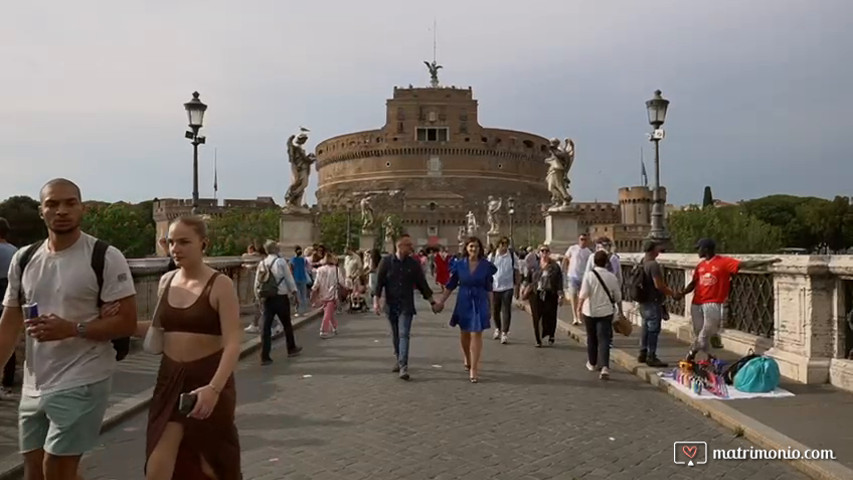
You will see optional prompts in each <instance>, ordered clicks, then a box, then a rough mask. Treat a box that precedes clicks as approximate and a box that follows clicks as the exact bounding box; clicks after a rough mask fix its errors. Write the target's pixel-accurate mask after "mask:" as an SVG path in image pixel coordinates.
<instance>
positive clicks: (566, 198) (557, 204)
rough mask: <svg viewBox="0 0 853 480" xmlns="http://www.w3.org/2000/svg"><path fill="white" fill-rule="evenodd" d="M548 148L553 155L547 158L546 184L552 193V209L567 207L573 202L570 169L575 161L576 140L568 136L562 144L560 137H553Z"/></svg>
mask: <svg viewBox="0 0 853 480" xmlns="http://www.w3.org/2000/svg"><path fill="white" fill-rule="evenodd" d="M548 148H549V151H550V153H551V155H550V156H549V157H548V158H546V159H545V163H547V164H548V173H547V175H546V176H545V184H546V185H547V186H548V192H550V193H551V209H555V210H556V209H561V208H566V207H568V206H569V204H570V203H571V202H572V196H571V195H569V184H570V183H571V180H570V179H569V171H570V170H571V168H572V164H573V163H574V162H575V142H574V141H573V140H572V139H571V138H567V139H566V140H565V144H564V145H563V146H561V145H560V139H558V138H552V139H551V143H550V145H549V147H548Z"/></svg>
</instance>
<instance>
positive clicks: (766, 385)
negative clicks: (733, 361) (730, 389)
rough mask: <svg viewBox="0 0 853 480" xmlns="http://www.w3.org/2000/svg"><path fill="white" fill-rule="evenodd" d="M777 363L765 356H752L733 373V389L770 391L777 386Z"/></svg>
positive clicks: (755, 391) (758, 391)
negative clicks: (735, 373)
mask: <svg viewBox="0 0 853 480" xmlns="http://www.w3.org/2000/svg"><path fill="white" fill-rule="evenodd" d="M780 377H781V375H780V374H779V364H777V363H776V360H773V359H772V358H770V357H767V356H763V355H762V356H760V357H757V358H753V359H752V360H750V361H749V362H747V364H746V365H744V366H743V367H742V368H741V369H740V371H739V372H737V375H735V385H734V387H735V389H736V390H739V391H741V392H748V393H767V392H772V391H773V390H775V389H776V387H778V386H779V380H780Z"/></svg>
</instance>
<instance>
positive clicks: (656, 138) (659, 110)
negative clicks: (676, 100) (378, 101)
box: [646, 90, 670, 243]
mask: <svg viewBox="0 0 853 480" xmlns="http://www.w3.org/2000/svg"><path fill="white" fill-rule="evenodd" d="M667 107H669V100H666V99H665V98H663V97H661V91H660V90H656V91H655V96H654V98H652V99H651V100H648V101H647V102H646V110H648V113H649V124H651V126H652V127H653V128H654V130H652V133H651V134H650V135H649V141H651V142H654V144H655V190H654V192H653V194H652V195H653V196H652V199H653V202H654V204H653V205H652V229H651V231H650V232H649V239H650V240H653V241H655V242H660V243H668V242H669V239H670V237H669V231H668V230H667V228H666V223H665V221H664V202H665V200H664V198H663V195H661V187H660V141H661V140H663V137H664V131H663V129H662V128H661V127H662V126H663V122H664V120H665V119H666V110H667Z"/></svg>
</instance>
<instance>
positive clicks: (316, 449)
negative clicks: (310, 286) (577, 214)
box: [82, 305, 805, 480]
mask: <svg viewBox="0 0 853 480" xmlns="http://www.w3.org/2000/svg"><path fill="white" fill-rule="evenodd" d="M514 315H515V317H516V318H515V320H516V322H515V324H514V325H515V327H514V328H513V333H514V337H513V338H514V339H515V340H516V341H515V342H513V343H511V344H509V345H500V344H499V343H497V342H495V341H492V340H491V339H490V338H489V339H488V340H487V341H486V348H485V355H484V363H483V369H482V372H481V382H480V383H479V384H471V383H469V382H468V379H467V373H466V371H465V370H464V369H463V367H462V361H461V358H460V354H459V352H458V346H457V345H458V340H457V339H458V334H457V331H456V330H455V329H451V328H449V327H447V326H446V325H447V321H448V314H447V313H444V314H442V315H438V316H436V315H433V314H432V313H428V308H427V307H426V306H425V305H424V306H423V307H422V314H421V316H420V317H418V318H417V319H416V320H415V327H414V329H413V330H414V332H413V339H412V356H411V361H410V372H411V374H412V381H411V382H404V381H401V380H399V379H398V378H397V377H396V375H395V374H393V373H391V367H392V364H393V358H392V350H391V346H390V344H389V338H388V335H387V326H386V323H385V320H384V318H380V317H376V316H375V315H373V314H361V315H352V316H344V317H342V319H341V327H340V334H339V335H338V337H336V338H332V339H329V340H320V339H319V338H317V336H316V327H315V326H313V325H312V326H308V328H303V329H301V330H300V331H299V332H298V336H299V337H300V342H301V343H302V344H303V345H304V347H305V351H304V354H303V355H302V356H300V357H297V358H294V359H290V360H284V359H283V360H281V361H276V362H275V363H274V364H273V365H271V366H268V367H261V366H259V365H258V364H257V363H256V362H243V363H242V364H241V366H240V371H239V372H238V395H239V406H238V410H237V418H238V426H239V428H240V433H241V442H242V447H243V457H242V462H243V471H244V475H245V478H246V479H247V480H248V479H257V480H262V479H279V478H286V479H293V480H302V479H312V480H320V479H371V480H381V479H400V478H405V479H413V480H416V479H455V478H469V479H480V478H482V479H506V480H521V479H530V480H533V479H539V480H543V479H550V478H553V479H561V480H563V479H572V478H585V479H605V478H607V479H617V480H618V479H625V480H629V479H630V480H634V479H661V478H674V479H693V478H731V479H799V478H805V477H804V476H802V475H801V474H800V473H799V472H796V471H795V470H793V469H792V468H791V467H790V466H788V465H786V464H784V463H782V462H778V461H713V460H711V461H710V462H709V463H708V464H707V465H703V466H697V467H694V468H692V469H690V468H688V467H686V466H678V465H675V464H674V463H673V442H674V441H679V440H704V441H707V442H708V444H709V447H711V448H738V447H742V448H748V447H749V446H750V444H749V443H748V442H746V441H744V440H742V439H739V438H734V437H733V436H732V434H731V433H730V432H729V431H727V430H724V429H722V428H721V427H719V426H718V425H717V424H716V423H715V422H713V421H711V420H709V419H706V418H704V417H702V416H701V414H699V413H697V412H696V411H695V410H693V409H691V408H689V407H687V406H685V405H683V404H682V403H680V402H677V401H675V400H673V399H671V398H670V397H668V396H667V395H665V394H663V393H661V392H660V391H658V390H657V389H655V388H653V387H651V386H649V385H648V384H646V383H644V382H642V381H640V380H639V379H638V378H636V377H635V376H633V375H631V374H629V373H627V372H625V371H622V370H619V369H617V370H616V371H615V372H614V373H613V376H612V380H611V381H610V382H602V381H599V380H598V378H597V376H596V375H595V374H593V373H591V372H588V371H587V370H586V369H585V368H584V367H583V364H584V361H585V353H584V351H583V350H582V349H581V348H580V347H579V346H578V345H577V344H576V343H575V342H573V341H570V340H568V339H566V338H565V336H563V337H562V338H559V339H558V343H557V345H556V346H554V347H552V348H542V349H536V348H533V346H532V342H531V341H530V339H531V338H532V332H531V328H530V321H529V317H527V315H526V314H524V313H523V312H519V311H515V312H514ZM144 432H145V414H144V413H142V414H137V415H136V416H135V417H132V418H130V419H128V420H127V421H126V422H125V423H124V424H122V425H120V426H118V427H117V428H115V429H113V430H111V431H109V432H107V433H105V434H104V435H103V438H102V445H101V447H100V448H99V449H98V450H97V451H95V452H93V453H92V454H91V455H89V456H87V457H86V458H85V459H84V461H83V465H84V467H83V471H82V474H83V475H84V477H85V478H86V479H87V480H99V479H100V480H106V479H121V480H125V479H135V478H142V474H141V472H142V465H143V462H144V458H143V457H144V441H145V440H144V437H145V434H144Z"/></svg>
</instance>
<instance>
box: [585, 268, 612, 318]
mask: <svg viewBox="0 0 853 480" xmlns="http://www.w3.org/2000/svg"><path fill="white" fill-rule="evenodd" d="M593 268H594V269H595V272H597V273H598V274H599V275H600V276H601V279H602V280H603V281H604V284H605V285H607V289H608V290H610V295H611V296H612V297H613V302H611V301H610V297H608V296H607V292H606V291H605V290H604V287H603V286H601V282H599V281H598V278H597V277H596V276H595V273H593V272H592V271H589V272H586V274H585V275H584V277H583V281H582V282H581V291H580V293H579V294H578V298H585V299H586V301H585V302H584V303H583V309H582V310H581V313H583V314H584V315H586V316H587V317H606V316H608V315H612V314H614V313H616V309H615V308H614V306H613V304H614V303H615V304H616V305H619V303H620V302H622V291H621V290H620V288H619V280H618V279H617V278H616V275H613V274H612V273H610V272H608V271H607V270H606V269H604V268H601V267H593Z"/></svg>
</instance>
